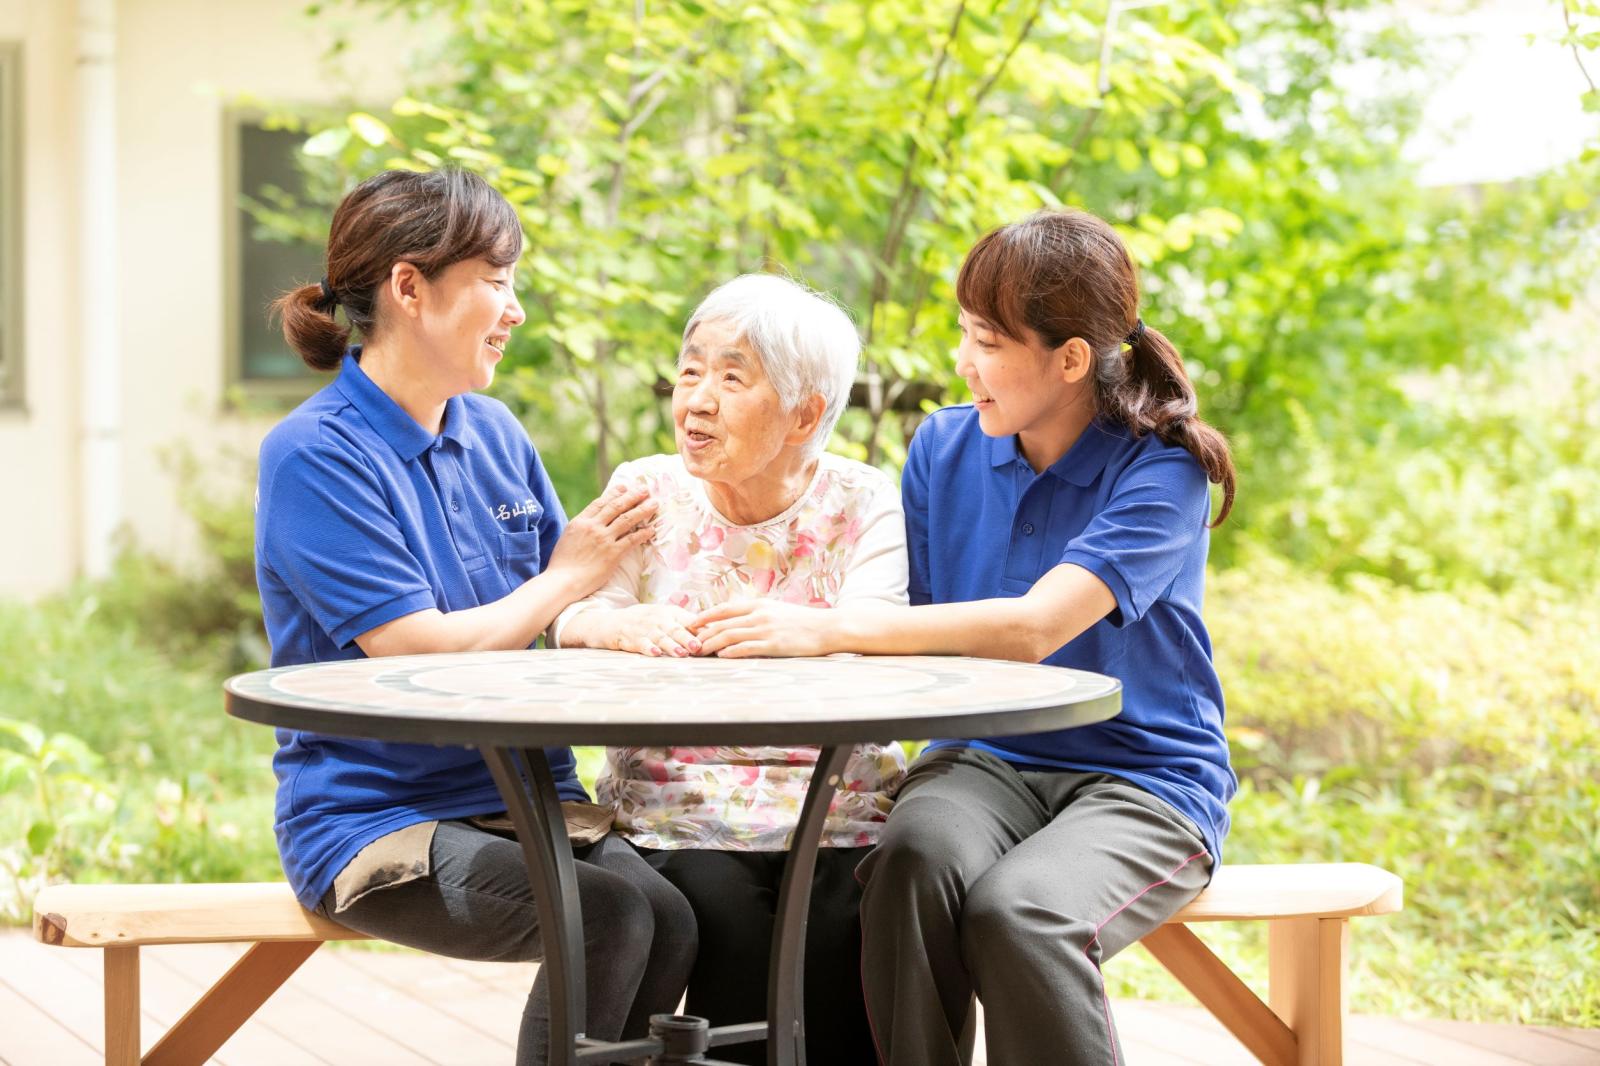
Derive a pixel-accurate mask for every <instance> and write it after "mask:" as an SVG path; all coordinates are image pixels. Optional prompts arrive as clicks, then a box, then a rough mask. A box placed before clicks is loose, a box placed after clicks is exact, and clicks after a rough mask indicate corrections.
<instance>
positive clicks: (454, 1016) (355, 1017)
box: [0, 931, 1600, 1066]
mask: <svg viewBox="0 0 1600 1066" xmlns="http://www.w3.org/2000/svg"><path fill="white" fill-rule="evenodd" d="M239 951H240V949H238V948H237V947H234V946H232V945H215V946H209V945H185V946H175V947H160V948H146V949H144V950H143V952H142V954H141V958H142V967H141V969H142V971H143V978H144V1022H143V1026H144V1033H143V1035H144V1041H145V1046H146V1047H147V1048H148V1047H149V1046H150V1045H151V1043H153V1042H154V1040H155V1039H156V1038H157V1037H158V1036H159V1035H160V1034H161V1033H162V1032H163V1031H164V1030H165V1029H166V1027H167V1026H169V1025H171V1024H172V1022H173V1021H174V1020H175V1019H176V1018H177V1017H178V1016H179V1015H180V1014H182V1012H183V1011H184V1010H185V1009H187V1007H188V1006H189V1005H190V1004H191V1003H192V1002H193V1001H194V999H195V998H196V997H197V996H198V995H199V994H200V992H201V991H202V990H203V989H204V988H205V987H206V986H207V985H209V984H210V983H211V982H212V981H213V980H215V979H216V977H217V976H218V975H220V974H221V973H222V972H223V970H224V969H226V968H227V966H228V964H229V963H230V962H231V961H232V960H233V959H234V958H236V957H237V956H238V954H239ZM100 963H101V955H100V953H99V952H98V951H92V950H84V949H61V948H46V947H44V946H42V945H40V944H38V943H36V942H35V941H34V940H33V939H32V938H31V937H30V936H28V935H27V934H26V933H25V932H22V931H9V932H6V933H4V934H0V1063H4V1064H6V1066H79V1064H84V1066H87V1064H90V1063H96V1062H99V1061H101V1055H100V1052H101V1047H102V1045H101V1032H102V1030H101V984H100ZM532 973H533V966H532V965H531V964H529V965H516V964H503V963H468V962H457V961H454V960H450V959H439V958H431V957H427V956H422V955H417V954H414V953H410V952H396V951H371V950H365V949H362V948H360V947H357V946H336V947H326V948H324V949H322V950H321V951H319V952H317V954H316V955H314V956H312V957H311V959H310V961H309V962H307V963H306V964H305V966H303V967H302V968H301V969H300V970H299V972H297V973H296V974H295V976H294V977H293V978H291V979H290V981H289V983H288V984H287V985H286V986H284V987H283V988H282V989H280V990H279V992H278V993H277V995H275V996H274V997H273V998H272V999H271V1000H270V1001H269V1002H268V1003H267V1005H266V1006H265V1007H264V1008H262V1010H261V1011H260V1012H259V1013H258V1014H257V1015H256V1016H255V1017H254V1018H253V1019H252V1020H251V1021H250V1022H249V1023H247V1024H246V1025H245V1027H244V1028H243V1029H241V1030H240V1031H239V1032H238V1033H237V1034H236V1035H235V1036H234V1037H233V1039H232V1040H230V1041H229V1042H228V1043H227V1044H226V1045H225V1046H224V1047H223V1048H222V1050H221V1052H220V1053H219V1054H218V1055H217V1057H216V1058H215V1059H214V1060H213V1061H214V1062H217V1063H222V1064H225V1066H258V1064H259V1066H297V1064H300V1063H330V1064H338V1066H360V1064H365V1063H384V1064H390V1063H393V1064H412V1066H422V1064H429V1063H461V1064H463V1066H467V1064H471V1066H486V1064H495V1063H509V1062H510V1061H511V1058H512V1047H513V1043H514V1041H515V1039H516V1026H517V1018H518V1016H519V1014H520V1012H521V1008H522V1001H523V999H524V996H525V994H526V989H527V987H528V985H529V984H530V983H531V981H532ZM334 1004H338V1005H337V1006H334ZM1116 1016H1117V1025H1118V1028H1119V1031H1120V1032H1121V1034H1122V1038H1123V1044H1124V1051H1125V1052H1126V1059H1127V1062H1128V1063H1129V1064H1130V1066H1195V1064H1204V1066H1233V1064H1235V1063H1237V1064H1241V1066H1247V1064H1249V1063H1252V1062H1254V1061H1255V1060H1254V1059H1252V1058H1251V1057H1250V1056H1249V1055H1248V1054H1247V1053H1246V1052H1245V1050H1244V1049H1243V1048H1242V1047H1241V1046H1240V1045H1239V1044H1238V1043H1237V1042H1236V1041H1235V1040H1234V1039H1233V1038H1232V1037H1231V1036H1229V1035H1228V1034H1227V1032H1225V1031H1224V1030H1223V1029H1222V1027H1221V1026H1219V1025H1218V1024H1217V1023H1216V1022H1214V1021H1212V1020H1211V1017H1210V1015H1208V1014H1206V1013H1205V1011H1203V1010H1201V1009H1200V1008H1198V1007H1183V1006H1173V1005H1169V1004H1156V1003H1143V1002H1129V1001H1124V1002H1120V1003H1117V1004H1116ZM979 1047H980V1049H981V1047H982V1041H981V1038H980V1041H979ZM1348 1061H1349V1062H1350V1063H1351V1064H1352V1066H1367V1064H1371V1066H1419V1064H1420V1066H1511V1064H1517V1063H1538V1064H1541V1066H1582V1064H1600V1030H1579V1029H1549V1028H1542V1027H1537V1026H1510V1025H1474V1024H1469V1023H1464V1022H1440V1021H1401V1020H1398V1019H1394V1018H1383V1017H1366V1016H1358V1017H1356V1018H1354V1019H1353V1020H1352V1024H1351V1032H1350V1041H1349V1045H1348ZM980 1066H981V1056H980Z"/></svg>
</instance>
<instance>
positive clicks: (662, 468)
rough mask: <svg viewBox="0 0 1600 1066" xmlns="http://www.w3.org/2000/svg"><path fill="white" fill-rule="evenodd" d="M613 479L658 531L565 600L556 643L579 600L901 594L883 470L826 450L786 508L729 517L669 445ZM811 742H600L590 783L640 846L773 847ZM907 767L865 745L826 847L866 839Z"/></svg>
mask: <svg viewBox="0 0 1600 1066" xmlns="http://www.w3.org/2000/svg"><path fill="white" fill-rule="evenodd" d="M611 482H612V484H613V485H616V484H618V483H622V484H627V485H630V486H639V487H643V488H646V489H648V490H649V492H650V495H651V496H652V497H654V498H655V500H656V501H657V503H658V506H659V508H660V510H659V512H658V517H657V519H656V521H657V533H656V538H655V540H654V541H652V542H651V543H649V544H646V545H644V546H642V547H640V548H638V549H636V550H634V551H633V552H631V553H630V554H629V555H628V556H627V557H626V558H625V559H624V560H623V562H622V564H621V565H619V566H618V568H617V571H616V573H614V574H613V575H612V577H611V580H610V581H609V582H608V583H607V584H606V585H605V587H603V588H602V589H600V591H598V592H596V593H595V594H594V595H593V596H590V597H589V598H588V599H585V600H581V601H579V602H578V603H575V604H573V605H572V606H571V607H569V608H567V610H566V611H564V612H562V614H561V617H560V618H558V619H557V620H556V623H555V626H554V628H553V633H554V637H555V642H556V643H557V644H559V643H560V639H561V631H562V629H563V628H564V627H565V625H566V623H567V622H568V621H569V620H570V619H571V618H572V617H573V616H574V615H576V614H577V613H578V612H580V611H586V610H604V609H606V608H617V607H627V606H631V605H633V604H639V603H669V604H673V605H676V606H679V607H684V608H686V609H688V610H691V611H701V610H705V609H706V608H709V607H714V606H716V605H717V604H719V603H726V602H728V601H729V600H736V599H750V598H757V597H770V598H773V599H779V600H783V601H785V602H787V603H798V604H809V605H812V606H817V607H836V606H840V605H843V604H846V603H852V602H855V603H859V602H863V601H878V602H883V603H894V604H904V603H905V602H906V574H907V569H906V566H907V564H906V537H905V515H904V513H903V512H902V510H901V508H900V493H899V491H898V490H897V489H896V488H895V486H894V484H893V483H892V482H891V481H890V480H889V479H888V478H887V477H886V476H885V475H884V474H883V473H882V472H881V471H878V470H875V469H873V468H872V467H869V466H867V465H865V464H863V463H858V462H854V461H853V460H850V459H843V458H840V457H839V456H836V455H830V454H826V453H824V454H823V455H821V456H820V457H819V461H818V464H817V472H816V475H815V476H814V477H813V479H812V481H811V484H810V486H809V487H808V488H807V489H806V491H805V492H803V493H802V494H801V495H800V498H799V499H798V500H796V501H795V502H794V504H793V505H792V506H790V507H789V508H788V510H786V511H784V512H783V513H782V514H779V515H776V516H775V517H773V518H770V519H768V520H767V521H765V522H756V523H754V524H752V525H739V524H737V523H735V522H731V521H729V520H728V519H727V518H724V517H723V516H722V515H721V514H719V513H718V512H717V510H716V508H715V507H713V506H712V505H711V501H710V500H709V499H708V498H707V496H706V492H705V487H704V485H703V484H702V483H701V482H700V481H699V479H697V478H695V477H693V476H691V475H690V474H689V472H688V471H687V470H685V469H684V465H683V460H682V459H680V458H679V457H678V456H677V455H656V456H651V457H650V458H648V459H640V460H637V461H635V462H631V463H624V464H623V465H622V466H620V467H618V468H617V471H616V473H615V475H613V477H612V479H611ZM816 761H817V748H815V747H799V748H779V747H701V748H610V749H608V750H607V752H606V768H605V770H604V771H603V772H602V774H601V776H600V780H599V782H598V784H597V787H596V790H595V791H596V793H597V795H598V798H599V800H600V802H601V803H609V804H612V805H614V806H615V808H616V818H617V821H616V827H617V831H618V832H620V833H621V834H622V835H623V836H625V837H627V838H628V839H629V840H631V841H633V842H634V843H635V844H638V845H640V846H641V847H646V848H664V849H671V848H713V849H718V850H723V851H782V850H785V849H787V848H788V847H789V838H790V836H791V835H792V833H793V832H794V827H795V823H796V822H797V821H798V820H799V817H800V803H801V800H802V799H803V798H804V796H805V790H806V786H807V784H808V783H809V781H810V780H811V772H812V769H813V768H814V766H815V764H816ZM904 774H905V755H904V753H903V752H902V751H901V750H900V746H899V745H898V744H889V745H877V744H862V745H860V746H859V747H858V748H857V749H856V753H855V756H854V758H852V759H851V760H850V762H849V763H848V765H847V766H846V768H845V774H844V780H843V781H842V783H841V784H840V786H839V791H838V793H837V794H836V795H835V796H834V799H833V804H832V806H831V807H830V808H829V810H828V819H827V823H826V826H825V828H824V832H823V838H822V843H823V846H824V847H845V848H853V847H866V846H868V845H871V844H875V843H876V842H877V839H878V831H879V830H880V829H881V828H882V826H883V820H884V819H885V818H886V817H887V816H888V814H889V808H890V806H891V805H892V802H893V796H894V792H895V790H896V789H897V788H898V787H899V784H900V779H901V778H902V777H903V776H904Z"/></svg>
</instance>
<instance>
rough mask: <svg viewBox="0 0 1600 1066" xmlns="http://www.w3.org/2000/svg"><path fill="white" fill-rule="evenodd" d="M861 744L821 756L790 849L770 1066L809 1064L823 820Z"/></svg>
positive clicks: (770, 995) (773, 989) (772, 994)
mask: <svg viewBox="0 0 1600 1066" xmlns="http://www.w3.org/2000/svg"><path fill="white" fill-rule="evenodd" d="M854 751H855V746H854V745H851V744H844V745H835V746H832V747H826V748H823V749H822V750H821V751H820V752H818V753H817V766H816V769H815V770H813V771H812V773H811V787H810V788H809V789H807V790H806V799H805V803H804V804H803V805H802V806H801V808H800V821H799V824H797V825H796V826H795V829H794V838H793V840H792V841H791V843H790V845H789V859H788V862H786V863H785V864H784V868H783V884H782V887H781V888H779V890H778V924H777V928H775V929H774V930H773V932H772V972H771V975H770V976H769V977H768V980H767V1063H768V1066H805V1062H806V1052H805V963H806V921H807V918H808V916H809V910H810V904H811V878H812V874H813V873H814V872H815V871H816V868H817V848H818V847H819V846H820V845H821V843H822V827H823V822H824V821H825V820H826V819H827V817H828V806H829V804H831V803H832V802H833V794H834V793H835V792H836V791H838V788H839V777H840V775H841V774H842V773H843V772H844V767H845V764H846V763H848V762H849V761H850V756H851V754H852V753H853V752H854Z"/></svg>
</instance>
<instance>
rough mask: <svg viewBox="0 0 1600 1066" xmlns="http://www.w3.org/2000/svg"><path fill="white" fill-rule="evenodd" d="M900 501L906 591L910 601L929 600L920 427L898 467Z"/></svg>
mask: <svg viewBox="0 0 1600 1066" xmlns="http://www.w3.org/2000/svg"><path fill="white" fill-rule="evenodd" d="M923 425H927V423H926V422H924V423H923ZM900 502H901V504H902V505H903V507H904V515H903V517H904V519H905V527H906V560H907V565H908V568H909V580H908V583H907V592H908V593H909V594H910V599H911V602H912V604H914V605H921V604H926V603H932V602H933V583H932V580H931V579H930V577H929V574H930V572H931V571H930V568H929V566H928V443H927V440H926V438H925V437H924V436H923V434H922V433H921V432H920V431H919V432H918V433H917V434H916V436H914V437H912V438H911V447H910V449H909V450H908V452H907V454H906V463H905V467H904V468H903V469H902V470H901V471H900Z"/></svg>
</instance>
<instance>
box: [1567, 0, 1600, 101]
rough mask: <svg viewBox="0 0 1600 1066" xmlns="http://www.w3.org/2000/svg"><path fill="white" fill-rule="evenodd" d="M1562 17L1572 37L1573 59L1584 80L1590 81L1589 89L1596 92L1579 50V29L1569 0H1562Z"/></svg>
mask: <svg viewBox="0 0 1600 1066" xmlns="http://www.w3.org/2000/svg"><path fill="white" fill-rule="evenodd" d="M1561 19H1562V21H1563V22H1565V23H1566V24H1567V34H1568V35H1569V36H1571V38H1572V59H1573V61H1574V62H1576V63H1577V64H1578V70H1579V71H1580V72H1581V73H1582V74H1583V80H1584V81H1586V82H1588V83H1589V91H1590V92H1596V91H1600V90H1596V88H1595V84H1594V79H1593V78H1591V77H1589V68H1588V67H1585V66H1584V65H1583V53H1581V52H1579V51H1578V31H1577V28H1576V27H1575V26H1573V25H1572V5H1571V4H1569V3H1568V2H1567V0H1561Z"/></svg>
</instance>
